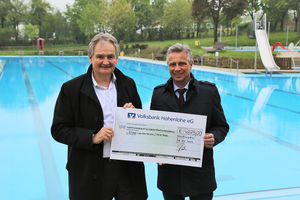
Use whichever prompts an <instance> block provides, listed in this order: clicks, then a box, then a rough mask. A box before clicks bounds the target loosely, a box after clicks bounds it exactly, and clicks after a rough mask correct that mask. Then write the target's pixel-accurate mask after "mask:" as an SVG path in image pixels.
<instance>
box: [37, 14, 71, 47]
mask: <svg viewBox="0 0 300 200" xmlns="http://www.w3.org/2000/svg"><path fill="white" fill-rule="evenodd" d="M41 29H42V30H43V35H44V37H45V38H47V39H50V40H52V41H53V42H56V41H59V40H60V41H64V40H66V39H67V38H70V34H71V33H70V29H69V25H68V24H67V21H66V18H65V17H64V16H63V15H62V13H61V12H60V11H59V10H56V11H55V12H54V13H47V14H46V16H44V18H43V23H42V26H41Z"/></svg>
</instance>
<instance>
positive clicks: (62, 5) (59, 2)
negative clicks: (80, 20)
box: [45, 0, 74, 12]
mask: <svg viewBox="0 0 300 200" xmlns="http://www.w3.org/2000/svg"><path fill="white" fill-rule="evenodd" d="M45 1H47V2H49V3H50V5H51V6H52V7H54V8H58V9H59V10H60V11H62V12H64V11H66V10H67V9H66V5H67V4H69V5H72V4H73V3H74V0H45Z"/></svg>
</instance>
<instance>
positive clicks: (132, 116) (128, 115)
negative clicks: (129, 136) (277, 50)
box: [127, 113, 136, 119]
mask: <svg viewBox="0 0 300 200" xmlns="http://www.w3.org/2000/svg"><path fill="white" fill-rule="evenodd" d="M135 116H136V114H135V113H127V118H129V119H135Z"/></svg>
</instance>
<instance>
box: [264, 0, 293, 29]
mask: <svg viewBox="0 0 300 200" xmlns="http://www.w3.org/2000/svg"><path fill="white" fill-rule="evenodd" d="M292 1H294V0H261V2H262V3H263V5H264V10H265V13H266V14H267V17H268V19H269V20H270V21H271V22H272V23H271V25H272V26H271V29H272V30H276V28H277V24H278V22H280V30H281V31H284V20H285V18H286V16H287V14H288V10H289V5H290V4H291V2H292Z"/></svg>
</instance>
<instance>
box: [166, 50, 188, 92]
mask: <svg viewBox="0 0 300 200" xmlns="http://www.w3.org/2000/svg"><path fill="white" fill-rule="evenodd" d="M192 65H193V62H190V63H189V61H188V55H187V53H186V52H173V53H170V54H169V57H168V66H169V72H170V75H171V77H172V79H173V81H174V83H175V84H176V85H177V86H178V87H180V88H183V87H184V86H185V85H186V84H187V83H188V82H189V80H190V72H191V69H192Z"/></svg>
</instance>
